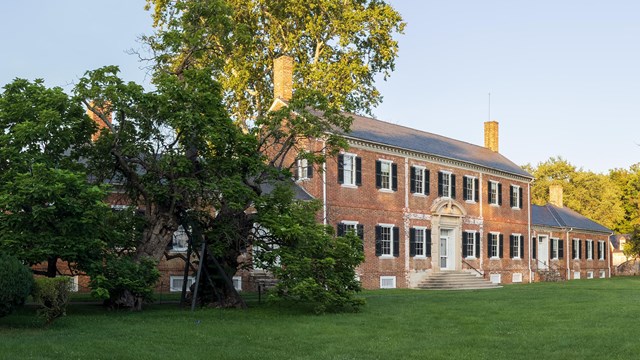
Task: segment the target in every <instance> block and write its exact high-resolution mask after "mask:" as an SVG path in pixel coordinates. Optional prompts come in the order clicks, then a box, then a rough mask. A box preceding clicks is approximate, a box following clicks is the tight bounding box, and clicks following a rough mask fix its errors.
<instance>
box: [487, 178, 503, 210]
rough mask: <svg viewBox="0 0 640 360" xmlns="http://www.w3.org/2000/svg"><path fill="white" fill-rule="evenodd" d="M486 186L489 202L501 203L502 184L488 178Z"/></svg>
mask: <svg viewBox="0 0 640 360" xmlns="http://www.w3.org/2000/svg"><path fill="white" fill-rule="evenodd" d="M488 188H489V194H488V200H489V204H491V205H498V206H500V205H502V184H500V183H499V182H496V181H491V180H489V183H488Z"/></svg>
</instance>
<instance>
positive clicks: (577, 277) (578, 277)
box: [573, 271, 580, 280]
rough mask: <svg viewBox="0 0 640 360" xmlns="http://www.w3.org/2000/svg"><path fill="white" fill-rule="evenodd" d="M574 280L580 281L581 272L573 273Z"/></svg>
mask: <svg viewBox="0 0 640 360" xmlns="http://www.w3.org/2000/svg"><path fill="white" fill-rule="evenodd" d="M573 278H574V279H576V280H578V279H580V271H574V272H573Z"/></svg>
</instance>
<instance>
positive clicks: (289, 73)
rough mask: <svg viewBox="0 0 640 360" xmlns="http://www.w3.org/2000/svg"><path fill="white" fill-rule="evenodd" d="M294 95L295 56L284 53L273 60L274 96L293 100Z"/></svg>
mask: <svg viewBox="0 0 640 360" xmlns="http://www.w3.org/2000/svg"><path fill="white" fill-rule="evenodd" d="M292 95H293V58H292V57H291V56H287V55H283V56H280V57H279V58H277V59H275V60H273V98H274V99H281V100H284V101H289V100H291V96H292Z"/></svg>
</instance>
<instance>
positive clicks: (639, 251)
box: [622, 225, 640, 259]
mask: <svg viewBox="0 0 640 360" xmlns="http://www.w3.org/2000/svg"><path fill="white" fill-rule="evenodd" d="M622 251H623V253H624V255H625V256H626V257H627V258H633V259H637V258H638V257H640V226H638V225H636V226H635V227H634V228H633V231H632V232H631V236H630V237H629V239H628V240H627V242H625V244H624V248H623V249H622Z"/></svg>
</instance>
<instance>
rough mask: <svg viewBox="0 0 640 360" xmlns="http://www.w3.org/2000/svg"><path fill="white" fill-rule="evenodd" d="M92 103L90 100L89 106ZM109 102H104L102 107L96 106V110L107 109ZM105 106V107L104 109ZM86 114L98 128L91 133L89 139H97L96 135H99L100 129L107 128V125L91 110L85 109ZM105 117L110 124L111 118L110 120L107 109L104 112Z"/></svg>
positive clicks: (109, 113)
mask: <svg viewBox="0 0 640 360" xmlns="http://www.w3.org/2000/svg"><path fill="white" fill-rule="evenodd" d="M93 105H94V103H93V102H91V106H93ZM109 105H110V104H109V103H106V104H105V106H103V107H98V108H97V110H98V111H105V110H109V108H110V106H109ZM105 108H106V109H105ZM87 115H89V117H90V118H91V120H93V122H95V123H96V125H98V130H96V132H95V133H94V134H93V135H91V141H96V140H98V137H100V133H101V132H102V129H105V128H108V126H107V125H106V124H105V123H104V121H102V119H101V118H100V117H99V116H98V115H97V114H96V113H94V112H93V111H91V110H89V109H87ZM105 115H106V117H107V121H108V122H109V124H112V120H111V112H110V111H108V112H107V113H106V114H105Z"/></svg>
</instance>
